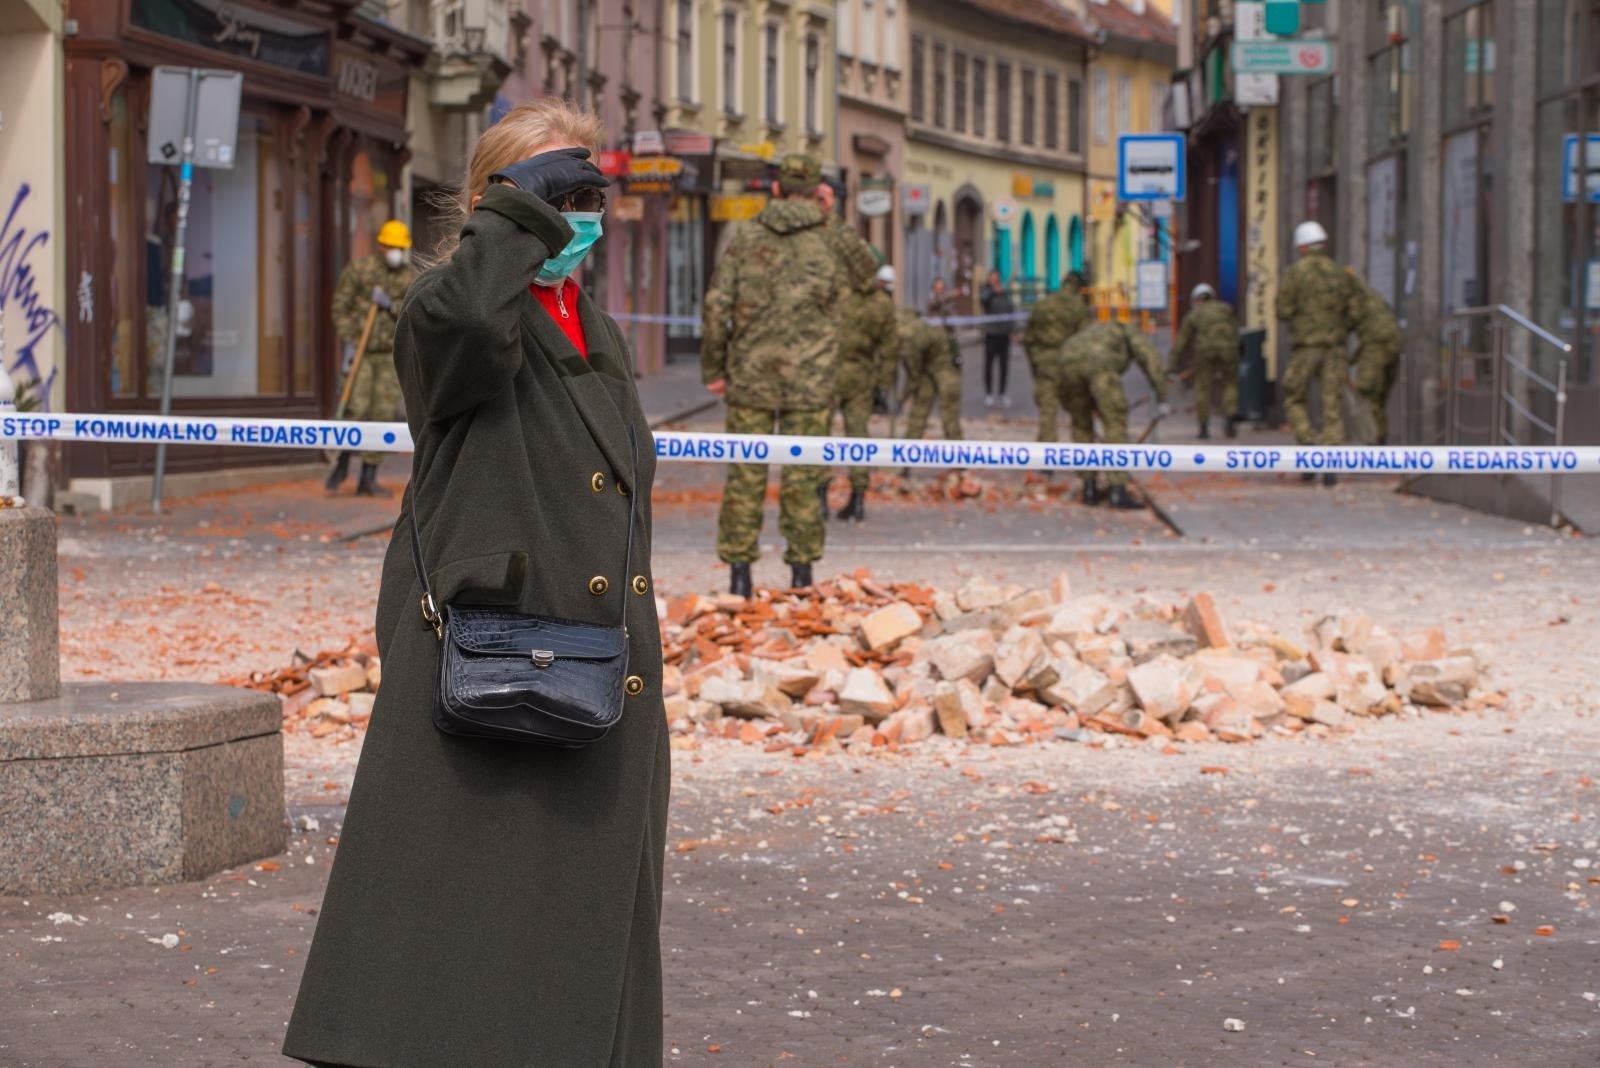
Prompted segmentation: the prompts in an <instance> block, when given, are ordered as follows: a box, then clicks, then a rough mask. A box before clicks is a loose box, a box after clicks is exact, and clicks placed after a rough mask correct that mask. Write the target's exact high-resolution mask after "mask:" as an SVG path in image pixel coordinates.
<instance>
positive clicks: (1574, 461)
mask: <svg viewBox="0 0 1600 1068" xmlns="http://www.w3.org/2000/svg"><path fill="white" fill-rule="evenodd" d="M7 440H30V441H40V440H42V441H98V442H115V443H126V444H136V445H156V444H160V443H163V442H165V443H166V444H169V445H210V446H221V445H227V446H240V445H242V446H257V447H261V448H279V449H281V448H300V449H352V450H361V451H364V452H410V451H411V450H412V442H411V432H410V431H409V430H408V429H407V427H406V424H404V423H358V422H335V421H333V420H330V419H253V418H248V417H237V416H234V417H215V416H185V415H173V416H160V415H138V414H122V415H75V414H70V413H65V412H61V413H30V414H28V415H18V414H8V415H3V416H0V441H7ZM655 448H656V456H657V457H658V458H660V459H662V460H668V461H688V462H702V463H760V464H777V465H780V466H789V465H810V466H818V467H843V466H859V467H923V468H930V467H931V468H950V467H966V468H987V469H991V470H1010V471H1130V472H1134V473H1141V472H1158V471H1171V472H1200V473H1206V472H1226V473H1230V474H1272V473H1275V472H1276V473H1283V472H1292V473H1304V472H1317V473H1325V472H1337V473H1340V474H1427V473H1433V474H1474V475H1476V474H1498V473H1504V472H1508V471H1517V472H1528V473H1535V474H1539V473H1542V474H1560V473H1587V474H1600V447H1596V446H1581V447H1575V448H1562V449H1542V448H1523V447H1518V446H1500V447H1494V448H1490V447H1485V448H1475V447H1470V446H1466V447H1449V446H1420V447H1416V448H1407V447H1404V446H1389V447H1378V446H1365V445H1349V446H1309V445H1308V446H1295V445H1238V446H1229V445H1158V444H1149V445H1125V444H1103V445H1101V444H1096V445H1075V444H1060V445H1055V444H1044V443H1039V442H1033V441H944V440H934V441H910V440H906V439H900V438H848V437H817V438H809V437H793V436H789V435H783V434H716V433H703V432H696V431H658V432H657V433H656V435H655Z"/></svg>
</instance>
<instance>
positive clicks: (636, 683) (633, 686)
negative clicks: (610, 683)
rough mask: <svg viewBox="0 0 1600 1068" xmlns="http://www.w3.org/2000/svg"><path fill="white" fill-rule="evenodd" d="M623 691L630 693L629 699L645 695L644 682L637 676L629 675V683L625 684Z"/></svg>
mask: <svg viewBox="0 0 1600 1068" xmlns="http://www.w3.org/2000/svg"><path fill="white" fill-rule="evenodd" d="M623 689H625V690H627V691H628V696H629V697H638V696H639V695H640V694H642V693H644V680H643V679H641V678H640V677H639V676H637V675H629V676H628V681H627V682H625V683H623Z"/></svg>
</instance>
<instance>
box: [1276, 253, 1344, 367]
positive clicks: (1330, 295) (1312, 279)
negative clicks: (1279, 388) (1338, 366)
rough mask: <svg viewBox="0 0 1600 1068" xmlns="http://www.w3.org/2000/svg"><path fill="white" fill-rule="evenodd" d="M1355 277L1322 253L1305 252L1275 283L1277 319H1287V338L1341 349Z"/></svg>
mask: <svg viewBox="0 0 1600 1068" xmlns="http://www.w3.org/2000/svg"><path fill="white" fill-rule="evenodd" d="M1355 300H1356V280H1355V279H1354V278H1351V277H1350V276H1349V275H1348V274H1346V273H1345V272H1344V269H1343V268H1341V267H1340V266H1339V265H1338V264H1337V263H1334V262H1333V260H1331V259H1330V258H1329V257H1328V254H1327V253H1325V252H1307V253H1306V254H1305V255H1303V256H1301V257H1300V258H1299V259H1298V260H1296V261H1295V263H1294V266H1292V267H1290V268H1289V269H1288V270H1287V271H1285V272H1284V274H1283V280H1282V281H1281V282H1280V283H1279V285H1278V307H1277V312H1278V318H1279V319H1287V320H1288V321H1289V341H1290V343H1291V344H1293V345H1295V346H1297V347H1299V346H1309V347H1312V348H1342V347H1343V346H1344V339H1345V335H1347V334H1349V332H1350V326H1351V323H1350V308H1351V305H1352V304H1353V303H1354V302H1355Z"/></svg>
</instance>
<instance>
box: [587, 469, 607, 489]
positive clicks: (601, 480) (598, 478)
mask: <svg viewBox="0 0 1600 1068" xmlns="http://www.w3.org/2000/svg"><path fill="white" fill-rule="evenodd" d="M589 485H590V486H591V487H593V488H594V491H595V492H596V493H599V492H600V491H601V490H603V489H605V488H606V476H605V475H603V474H601V473H600V472H599V471H596V472H595V473H594V474H593V475H591V476H590V477H589Z"/></svg>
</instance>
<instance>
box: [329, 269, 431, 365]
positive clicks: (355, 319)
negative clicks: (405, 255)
mask: <svg viewBox="0 0 1600 1068" xmlns="http://www.w3.org/2000/svg"><path fill="white" fill-rule="evenodd" d="M416 280H417V272H416V271H415V270H413V269H412V267H411V264H409V263H407V264H405V265H404V266H403V267H401V268H400V269H399V270H392V269H390V267H389V265H388V264H387V263H385V262H384V261H383V256H382V254H381V253H380V254H377V255H372V256H365V257H363V258H361V259H359V260H351V261H350V263H349V264H348V265H347V266H346V267H345V269H344V270H343V271H341V272H339V284H338V285H337V286H335V287H334V290H333V328H334V332H335V333H337V334H338V335H339V340H340V341H348V342H350V344H352V345H357V344H360V342H361V328H362V327H363V326H364V325H366V321H367V309H368V308H370V307H372V290H373V288H374V287H375V286H382V287H383V290H384V292H386V293H388V294H389V299H390V300H391V301H393V302H394V303H393V305H392V306H391V307H390V309H389V310H388V311H384V310H383V309H382V308H379V309H378V315H377V318H375V319H373V320H372V337H370V338H369V339H368V340H367V351H368V352H393V351H394V324H395V320H396V319H398V318H399V316H400V302H401V301H402V300H403V299H404V298H405V295H406V290H408V289H410V288H411V283H412V282H415V281H416Z"/></svg>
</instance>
